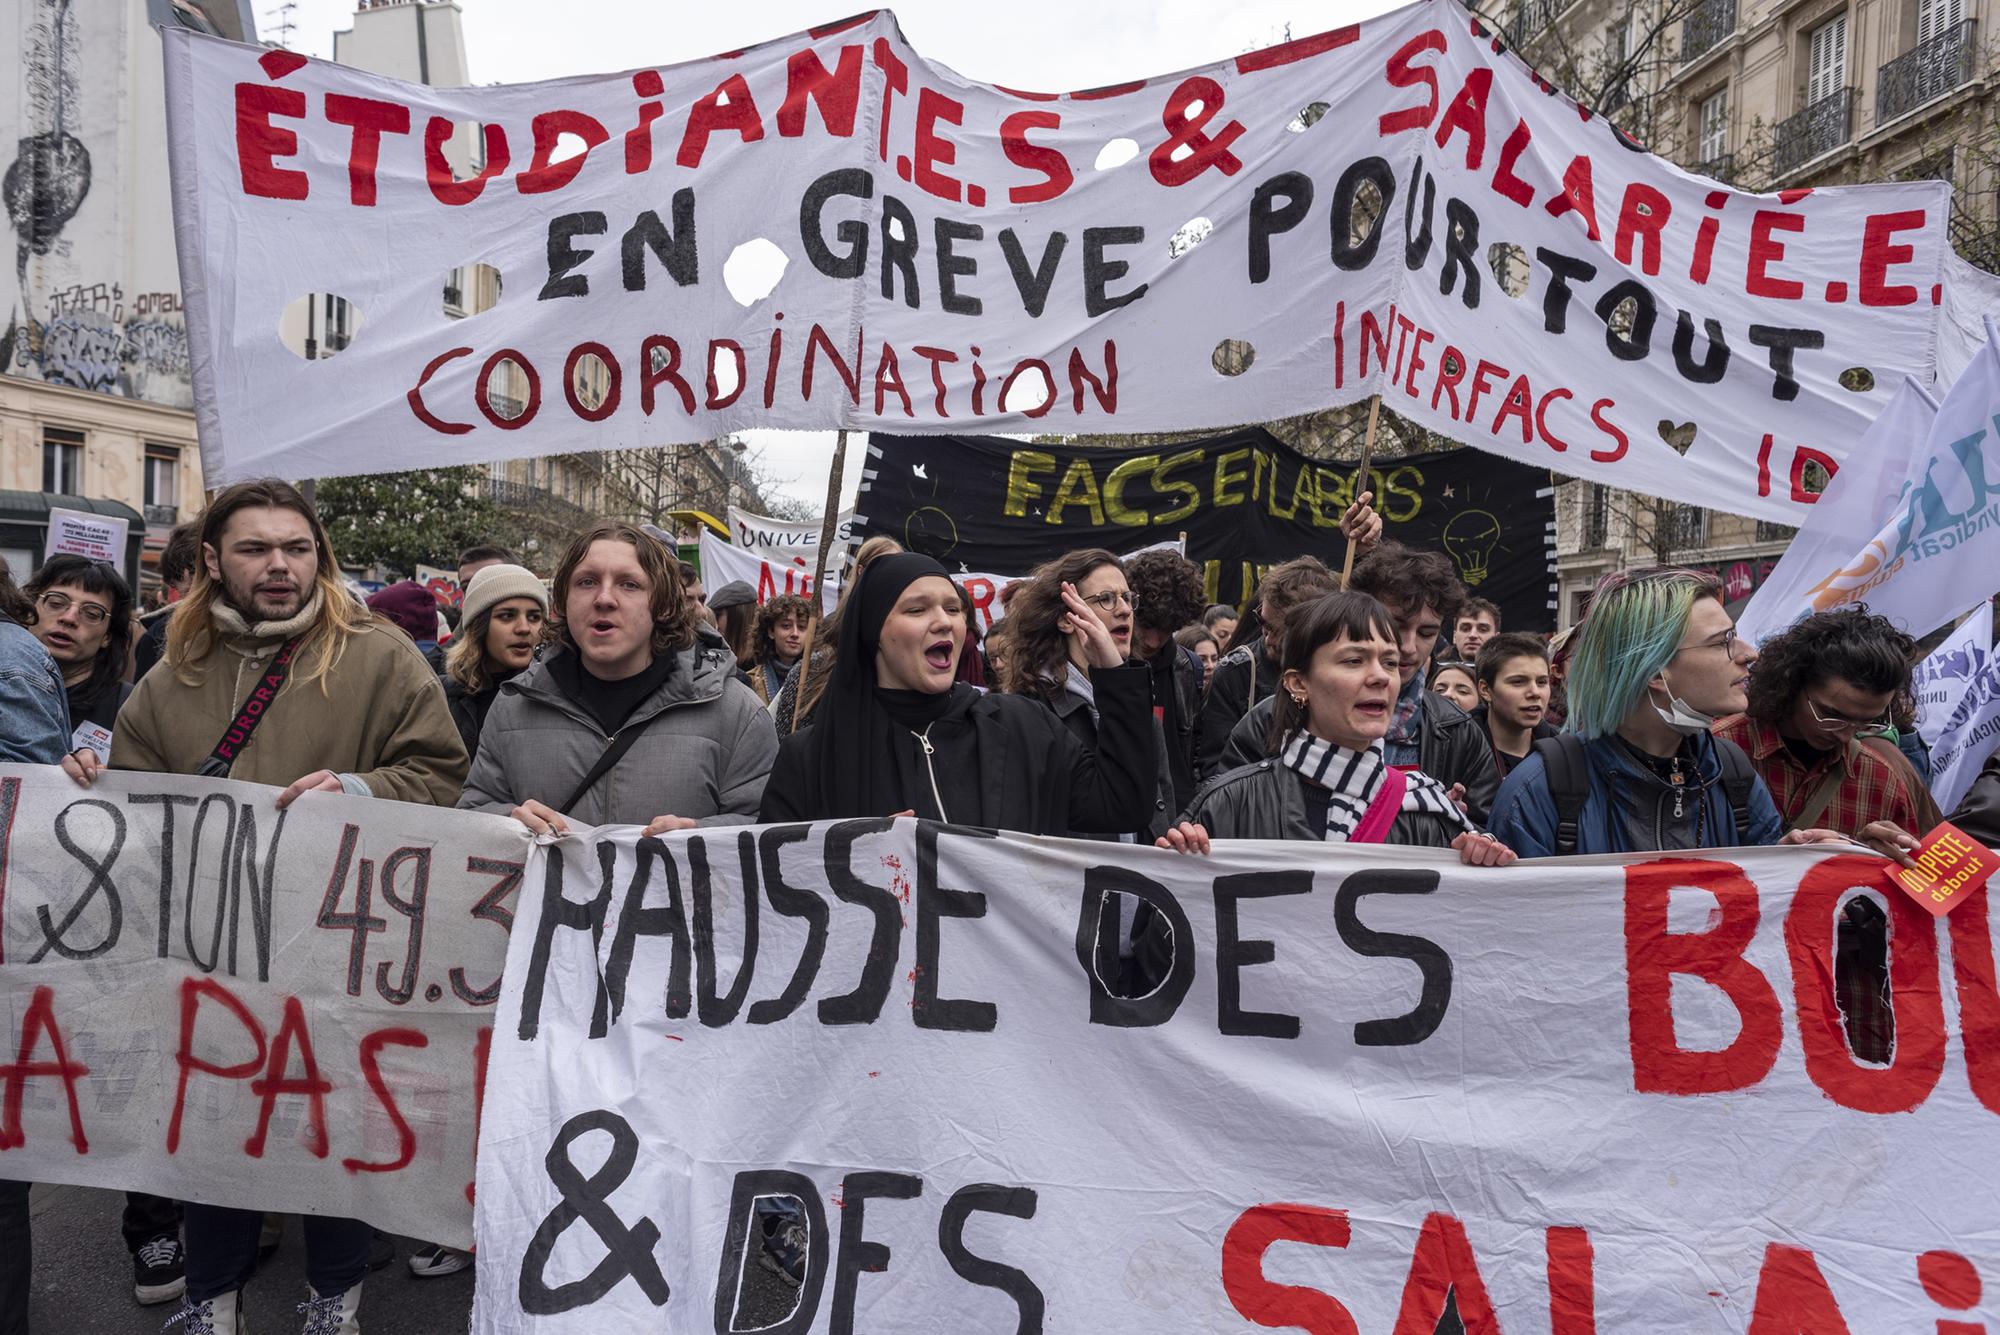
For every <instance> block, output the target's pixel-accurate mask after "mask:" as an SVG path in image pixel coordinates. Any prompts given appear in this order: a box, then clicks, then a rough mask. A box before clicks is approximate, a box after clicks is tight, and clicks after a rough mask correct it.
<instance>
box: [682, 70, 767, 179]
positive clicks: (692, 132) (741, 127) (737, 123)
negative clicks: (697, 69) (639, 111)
mask: <svg viewBox="0 0 2000 1335" xmlns="http://www.w3.org/2000/svg"><path fill="white" fill-rule="evenodd" d="M722 130H734V131H736V133H737V134H738V135H740V136H741V137H742V139H743V142H744V143H746V144H751V143H755V142H756V141H757V140H759V139H762V138H763V137H764V123H763V121H762V119H761V118H760V117H759V116H758V115H757V102H756V99H755V98H753V97H752V96H751V95H750V85H749V84H748V83H747V82H745V81H744V78H743V76H742V75H740V74H732V75H730V76H729V77H728V78H726V79H724V80H723V81H722V82H721V84H720V85H718V86H717V87H716V90H715V91H714V92H712V93H710V94H709V95H708V96H707V97H704V98H702V99H701V100H700V101H698V102H696V103H695V104H694V106H693V107H692V108H691V109H690V110H689V111H688V120H687V130H686V132H685V133H683V134H682V135H681V147H680V152H678V153H676V154H674V161H675V162H677V163H679V164H680V165H681V166H683V167H688V168H695V167H699V166H701V159H702V155H703V154H705V153H707V152H708V137H709V136H710V135H712V134H715V133H717V132H718V131H722Z"/></svg>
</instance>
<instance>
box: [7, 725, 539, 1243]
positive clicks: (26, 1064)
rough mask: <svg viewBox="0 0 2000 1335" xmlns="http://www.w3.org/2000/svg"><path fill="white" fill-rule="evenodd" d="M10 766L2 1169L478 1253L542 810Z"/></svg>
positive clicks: (25, 1177)
mask: <svg viewBox="0 0 2000 1335" xmlns="http://www.w3.org/2000/svg"><path fill="white" fill-rule="evenodd" d="M276 797H277V790H276V789H274V788H266V787H262V786H259V785H256V784H248V783H234V782H229V781H225V780H215V779H194V778H186V777H182V776H177V775H152V774H119V773H109V772H107V773H105V774H103V775H102V776H100V777H99V778H98V780H97V782H96V784H95V785H94V786H93V787H92V788H91V790H90V791H89V792H84V791H82V790H80V789H79V788H78V787H77V786H76V785H75V784H74V783H72V782H71V781H70V780H69V779H68V778H67V777H66V776H65V775H64V774H63V772H62V771H61V770H59V769H55V768H53V767H41V766H26V765H0V965H4V967H0V1016H4V1017H5V1023H6V1028H5V1032H4V1033H0V1088H4V1113H0V1177H6V1178H12V1179H15V1180H19V1181H27V1182H68V1183H79V1184H82V1185H85V1186H95V1187H116V1188H121V1189H126V1190H135V1191H149V1192H154V1193H157V1194H159V1195H162V1196H168V1197H171V1198H173V1199H176V1200H193V1201H203V1202H207V1203H209V1204H214V1205H237V1206H245V1207H252V1208H263V1209H271V1210H281V1211H301V1212H307V1213H313V1214H332V1215H344V1216H350V1217H358V1218H363V1219H367V1220H369V1221H370V1222H372V1223H374V1224H376V1225H378V1226H380V1227H382V1228H386V1229H391V1230H393V1231H395V1232H399V1233H408V1234H413V1235H415V1236H417V1237H421V1238H425V1239H430V1240H435V1241H439V1242H446V1243H453V1244H456V1245H459V1246H468V1245H470V1244H471V1241H472V1204H471V1202H472V1194H473V1193H472V1177H473V1142H474V1138H475V1136H476V1135H477V1132H478V1125H479V1089H480V1080H481V1077H482V1075H483V1073H484V1068H485V1064H486V1051H487V1042H488V1039H489V1037H490V1034H491V1019H492V1015H493V1007H494V1004H495V1003H496V1002H497V1001H498V999H499V996H500V971H501V965H502V962H503V960H504V958H505V953H506V929H507V926H508V924H509V922H510V920H511V916H512V911H513V903H514V896H515V892H516V889H517V887H518V886H519V885H520V882H521V875H522V868H523V865H524V864H525V862H526V860H527V855H528V848H529V845H528V836H527V834H526V832H525V831H524V830H523V829H522V828H521V827H520V826H519V825H518V824H516V823H515V822H513V821H510V820H506V819H504V818H499V817H494V816H482V815H476V814H473V813H471V812H459V811H440V810H438V809H436V808H434V807H425V806H416V805H412V804H408V803H402V802H382V801H372V800H369V799H366V798H354V797H344V796H337V795H336V796H330V795H326V794H319V793H312V794H308V795H306V796H305V797H303V798H301V799H300V800H299V801H298V802H296V803H294V804H293V805H292V806H291V807H290V808H289V809H288V810H286V811H284V812H279V811H277V810H276V809H275V806H274V801H275V799H276Z"/></svg>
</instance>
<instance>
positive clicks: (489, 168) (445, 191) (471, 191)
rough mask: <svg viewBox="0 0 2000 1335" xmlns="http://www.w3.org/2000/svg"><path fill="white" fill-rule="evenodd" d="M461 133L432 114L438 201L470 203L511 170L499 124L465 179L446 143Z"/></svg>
mask: <svg viewBox="0 0 2000 1335" xmlns="http://www.w3.org/2000/svg"><path fill="white" fill-rule="evenodd" d="M457 132H458V127H457V126H456V125H453V124H452V123H451V122H450V121H448V120H446V119H445V118H444V117H443V116H433V117H431V118H430V121H429V122H428V123H427V124H426V125H425V126H424V179H425V180H426V181H428V182H429V183H430V187H431V194H432V195H433V196H434V197H435V198H436V199H437V201H438V203H440V204H449V205H453V206H458V205H463V204H470V203H471V202H472V201H473V200H475V199H478V198H479V195H480V192H481V191H483V190H485V189H486V183H487V182H488V181H490V180H492V179H493V178H494V177H496V176H498V175H500V174H501V173H502V172H505V171H506V170H507V161H508V151H507V130H506V128H505V127H504V126H501V125H498V124H492V125H488V126H486V127H485V131H484V134H485V139H486V160H485V161H484V162H482V163H481V164H480V166H479V170H478V172H476V173H475V174H473V175H471V176H468V177H466V178H465V179H464V180H460V179H458V176H457V174H456V173H455V172H454V171H453V170H452V165H451V163H450V162H449V161H447V160H446V158H445V155H444V146H445V145H446V144H447V143H450V142H451V137H452V135H454V134H456V133H457ZM468 351H469V349H468ZM467 429H468V430H470V428H467Z"/></svg>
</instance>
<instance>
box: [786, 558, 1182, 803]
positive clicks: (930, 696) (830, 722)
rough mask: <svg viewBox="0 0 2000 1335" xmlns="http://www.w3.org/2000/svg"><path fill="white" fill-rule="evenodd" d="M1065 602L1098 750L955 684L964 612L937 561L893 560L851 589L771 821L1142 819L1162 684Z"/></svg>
mask: <svg viewBox="0 0 2000 1335" xmlns="http://www.w3.org/2000/svg"><path fill="white" fill-rule="evenodd" d="M1063 596H1064V601H1065V602H1066V604H1067V605H1068V607H1069V611H1070V616H1071V619H1072V622H1073V623H1074V629H1073V631H1072V632H1071V633H1072V634H1075V635H1077V636H1079V637H1080V638H1081V639H1082V641H1083V643H1084V645H1085V646H1086V648H1085V657H1086V658H1087V660H1088V662H1089V664H1090V681H1091V685H1092V687H1093V689H1094V691H1095V692H1096V697H1097V707H1098V712H1099V720H1098V732H1097V738H1098V745H1097V750H1096V751H1094V752H1093V751H1091V750H1090V749H1088V748H1087V747H1085V746H1083V745H1082V744H1080V743H1079V742H1078V741H1077V740H1076V738H1075V737H1073V736H1072V735H1071V734H1070V732H1069V730H1068V729H1067V728H1065V727H1064V726H1063V724H1062V722H1061V720H1059V719H1057V718H1056V716H1055V715H1054V714H1053V713H1051V712H1050V711H1049V709H1048V708H1047V707H1046V706H1044V705H1042V704H1040V703H1039V702H1037V701H1034V700H1031V699H1028V698H1026V697H1024V696H1018V695H997V694H984V695H982V694H981V693H979V692H978V691H976V690H974V689H973V688H972V687H970V686H967V685H964V684H963V683H958V682H956V681H955V680H954V678H955V677H956V675H957V671H958V658H959V654H960V653H961V652H962V651H963V649H964V646H965V617H966V609H965V605H964V603H963V601H962V600H961V599H960V597H959V595H958V590H957V589H955V588H954V587H953V586H952V583H951V578H950V576H949V574H947V573H946V571H945V568H944V567H943V566H941V565H939V564H938V563H937V562H936V561H933V560H932V559H931V558H929V557H927V556H919V555H917V554H915V553H908V552H906V553H901V554H898V555H895V556H885V557H882V558H880V559H879V560H877V561H875V562H874V563H873V564H871V565H870V566H869V567H868V570H867V573H866V574H865V575H863V576H862V578H861V581H860V582H859V583H858V584H856V585H855V587H854V588H853V590H852V591H851V592H850V594H849V595H848V597H849V606H848V607H847V609H846V615H844V616H843V618H842V620H841V626H840V640H839V647H838V649H837V651H836V653H835V654H834V669H833V676H832V679H831V680H830V681H829V682H828V683H827V688H826V694H825V696H824V697H823V698H822V699H821V701H820V705H819V708H818V709H816V710H814V711H813V717H812V726H810V727H809V728H807V729H805V730H804V731H802V732H798V733H795V734H793V735H792V736H789V737H786V738H784V739H783V740H782V742H781V744H780V746H779V749H778V759H777V763H776V764H775V765H773V766H772V769H771V777H770V780H769V782H768V783H766V785H765V787H764V803H763V808H762V810H760V811H759V813H758V820H759V821H761V822H772V821H802V820H829V819H840V818H847V817H865V816H894V815H897V814H899V813H902V812H914V813H915V814H916V815H918V816H923V817H928V818H930V819H934V820H945V821H949V822H951V823H952V824H955V825H976V826H983V827H986V828H990V829H1002V830H1018V831H1022V832H1024V833H1028V834H1056V833H1061V832H1063V831H1066V830H1089V831H1092V832H1103V833H1116V832H1118V831H1120V830H1130V829H1136V828H1138V827H1140V826H1142V825H1144V823H1145V821H1146V818H1147V816H1148V815H1149V814H1150V812H1151V809H1152V803H1153V781H1154V767H1153V732H1152V727H1153V720H1152V688H1151V684H1150V682H1149V681H1148V678H1147V675H1146V669H1145V668H1144V667H1143V666H1140V667H1126V666H1124V662H1123V658H1124V656H1123V655H1122V654H1121V653H1120V652H1119V651H1118V646H1117V644H1116V643H1115V642H1114V641H1113V640H1112V638H1111V635H1110V633H1109V632H1107V631H1106V630H1105V629H1104V623H1103V622H1102V621H1100V620H1099V619H1098V618H1097V615H1096V613H1095V611H1094V610H1093V609H1092V608H1091V606H1090V605H1089V604H1088V603H1086V602H1084V601H1083V600H1082V599H1081V598H1079V597H1078V596H1077V593H1076V590H1075V589H1074V588H1071V587H1066V588H1065V589H1064V591H1063Z"/></svg>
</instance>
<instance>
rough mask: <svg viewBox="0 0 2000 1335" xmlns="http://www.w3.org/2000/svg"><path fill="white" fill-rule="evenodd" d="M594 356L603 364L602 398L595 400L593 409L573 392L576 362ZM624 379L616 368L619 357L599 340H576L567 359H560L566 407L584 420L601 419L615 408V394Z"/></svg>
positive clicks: (616, 394)
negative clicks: (585, 341) (597, 341)
mask: <svg viewBox="0 0 2000 1335" xmlns="http://www.w3.org/2000/svg"><path fill="white" fill-rule="evenodd" d="M593 355H594V356H595V357H596V358H597V360H598V362H599V363H601V364H602V365H603V367H604V397H603V398H602V399H600V400H598V404H597V406H596V407H595V408H592V407H589V406H588V405H586V404H585V403H584V401H583V400H582V399H581V398H579V397H578V396H577V392H576V368H577V363H579V362H581V361H582V360H583V359H584V358H585V357H589V356H593ZM624 378H625V377H624V373H623V372H622V371H620V370H619V367H618V358H617V357H616V356H615V355H613V353H612V351H611V349H610V348H607V347H605V346H604V345H603V344H602V343H579V344H577V345H576V346H575V347H573V348H571V349H570V350H569V356H568V358H566V359H565V360H564V361H563V398H564V399H566V400H567V401H568V402H569V410H570V411H571V412H573V413H575V414H576V415H577V416H578V417H581V418H582V419H583V420H584V421H586V422H602V421H603V420H604V419H605V418H607V417H609V416H611V414H613V413H615V412H617V411H618V395H619V390H620V388H621V385H622V382H623V381H624Z"/></svg>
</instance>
